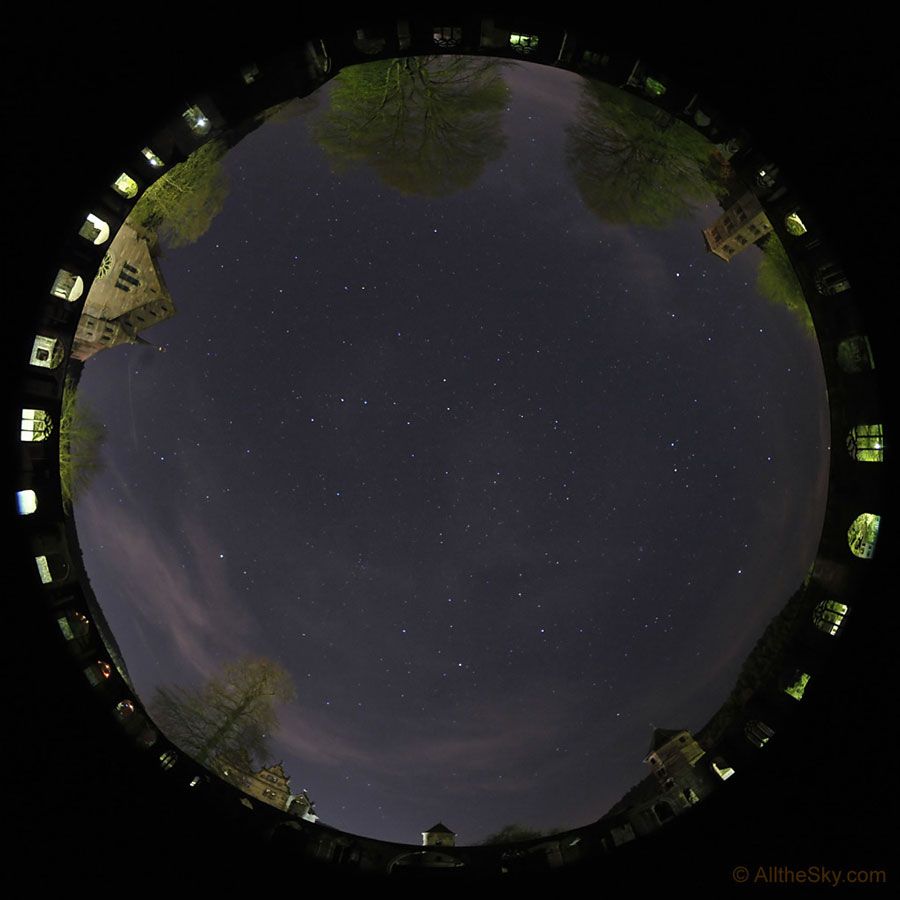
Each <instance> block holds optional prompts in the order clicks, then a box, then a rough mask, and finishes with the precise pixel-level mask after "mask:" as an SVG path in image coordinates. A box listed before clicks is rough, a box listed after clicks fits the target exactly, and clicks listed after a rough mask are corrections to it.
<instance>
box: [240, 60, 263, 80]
mask: <svg viewBox="0 0 900 900" xmlns="http://www.w3.org/2000/svg"><path fill="white" fill-rule="evenodd" d="M241 78H243V79H244V84H253V82H254V81H256V79H257V78H259V66H258V65H256V63H248V64H247V65H246V66H241Z"/></svg>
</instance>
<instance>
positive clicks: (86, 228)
mask: <svg viewBox="0 0 900 900" xmlns="http://www.w3.org/2000/svg"><path fill="white" fill-rule="evenodd" d="M78 233H79V234H80V235H81V237H83V238H84V239H85V240H86V241H90V242H91V243H92V244H97V245H98V246H99V245H100V244H103V243H105V242H106V241H107V240H109V225H107V224H106V222H104V221H103V219H101V218H98V217H97V216H95V215H94V214H93V213H88V215H87V218H86V219H85V220H84V224H83V225H82V226H81V228H79V229H78Z"/></svg>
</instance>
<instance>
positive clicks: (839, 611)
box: [813, 600, 850, 637]
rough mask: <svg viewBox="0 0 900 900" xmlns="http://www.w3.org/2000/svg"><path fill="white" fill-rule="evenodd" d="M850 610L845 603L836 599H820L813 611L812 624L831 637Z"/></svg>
mask: <svg viewBox="0 0 900 900" xmlns="http://www.w3.org/2000/svg"><path fill="white" fill-rule="evenodd" d="M848 612H850V607H849V606H847V604H846V603H839V602H838V601H837V600H822V601H821V602H820V603H819V604H818V605H817V606H816V608H815V611H814V612H813V624H814V625H815V626H816V628H818V629H819V630H820V631H824V632H825V634H830V635H831V636H832V637H834V635H836V634H837V633H838V631H840V629H841V626H842V625H843V624H844V617H845V616H846V615H847V613H848Z"/></svg>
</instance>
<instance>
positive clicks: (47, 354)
mask: <svg viewBox="0 0 900 900" xmlns="http://www.w3.org/2000/svg"><path fill="white" fill-rule="evenodd" d="M62 358H63V347H62V343H61V342H60V341H58V340H57V339H56V338H52V337H47V336H46V335H45V334H37V335H35V337H34V344H33V345H32V347H31V357H30V359H29V360H28V362H29V363H31V365H33V366H38V367H39V368H41V369H55V368H56V367H57V366H58V365H59V364H60V363H61V362H62Z"/></svg>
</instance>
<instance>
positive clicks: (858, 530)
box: [847, 513, 881, 559]
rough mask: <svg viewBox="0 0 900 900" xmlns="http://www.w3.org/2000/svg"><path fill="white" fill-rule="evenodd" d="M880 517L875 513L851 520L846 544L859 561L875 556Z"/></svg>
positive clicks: (863, 514) (864, 514)
mask: <svg viewBox="0 0 900 900" xmlns="http://www.w3.org/2000/svg"><path fill="white" fill-rule="evenodd" d="M880 524H881V516H877V515H875V513H862V514H861V515H859V516H857V517H856V518H855V519H854V520H853V524H852V525H851V526H850V528H849V529H848V531H847V543H848V544H849V545H850V552H851V553H852V554H853V555H854V556H858V557H859V558H860V559H871V558H872V557H873V556H874V555H875V544H876V542H877V541H878V527H879V525H880Z"/></svg>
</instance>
